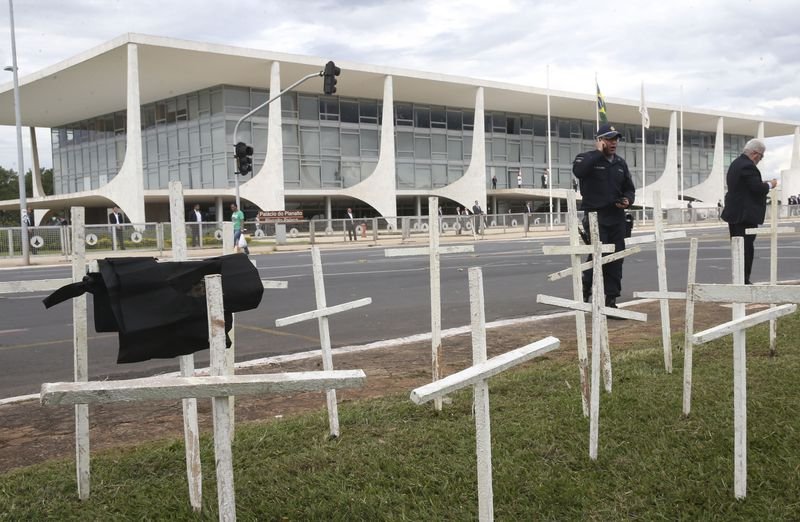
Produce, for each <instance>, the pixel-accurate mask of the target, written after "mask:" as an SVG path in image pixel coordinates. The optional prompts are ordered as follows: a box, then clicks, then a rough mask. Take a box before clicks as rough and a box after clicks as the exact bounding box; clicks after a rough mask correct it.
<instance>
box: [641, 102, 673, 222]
mask: <svg viewBox="0 0 800 522" xmlns="http://www.w3.org/2000/svg"><path fill="white" fill-rule="evenodd" d="M678 181H679V180H678V114H677V113H676V112H673V113H672V114H671V115H670V118H669V138H668V140H667V158H666V163H665V164H664V172H663V173H662V174H661V176H660V177H659V178H658V179H657V180H656V181H655V182H653V183H651V184H649V185H647V195H648V196H649V197H648V199H647V201H646V202H645V203H646V204H647V206H648V207H653V194H654V193H655V192H656V191H659V192H661V208H678V207H681V206H683V205H682V204H681V203H680V201H679V200H678ZM637 203H639V204H641V203H642V202H641V201H638V195H637Z"/></svg>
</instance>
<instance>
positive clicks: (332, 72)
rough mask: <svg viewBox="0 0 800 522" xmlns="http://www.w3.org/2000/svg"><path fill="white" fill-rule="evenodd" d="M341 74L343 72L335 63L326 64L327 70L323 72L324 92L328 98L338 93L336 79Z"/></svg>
mask: <svg viewBox="0 0 800 522" xmlns="http://www.w3.org/2000/svg"><path fill="white" fill-rule="evenodd" d="M341 72H342V70H341V69H339V68H338V67H336V64H335V63H333V62H328V63H326V64H325V70H324V71H323V72H322V75H323V77H324V80H323V84H322V90H323V92H324V93H325V94H327V95H328V96H330V95H331V94H335V93H336V77H337V76H339V74H341Z"/></svg>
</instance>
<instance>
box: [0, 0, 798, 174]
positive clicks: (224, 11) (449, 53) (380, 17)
mask: <svg viewBox="0 0 800 522" xmlns="http://www.w3.org/2000/svg"><path fill="white" fill-rule="evenodd" d="M14 9H15V11H14V16H15V26H16V37H17V60H18V65H19V68H20V74H21V76H24V75H25V74H26V73H31V72H34V71H37V70H39V69H41V68H43V67H46V66H48V65H52V64H54V63H56V62H58V61H60V60H63V59H65V58H69V57H71V56H73V55H75V54H77V53H79V52H81V51H84V50H86V49H88V48H90V47H93V46H96V45H98V44H101V43H103V42H105V41H107V40H110V39H112V38H114V37H116V36H119V35H120V34H122V33H126V32H136V33H144V34H151V35H157V36H168V37H175V38H182V39H188V40H196V41H202V42H213V43H220V44H227V45H236V46H242V47H253V48H258V49H265V50H271V51H279V52H291V53H298V54H307V55H313V56H319V57H325V58H332V59H334V60H347V61H356V62H361V63H366V64H378V65H392V66H397V67H402V68H409V69H418V70H424V71H437V72H443V73H448V74H454V75H459V76H469V77H475V78H485V79H489V80H496V81H503V82H511V83H518V84H523V85H532V86H538V87H544V86H545V85H546V68H547V65H548V64H549V65H550V85H551V87H553V88H554V89H559V90H565V91H571V92H584V93H591V92H592V91H593V89H594V75H595V72H597V74H598V78H599V83H600V86H601V88H602V90H603V93H604V94H605V96H606V97H609V98H627V99H631V100H636V99H638V97H639V90H640V82H642V81H644V83H645V88H646V95H647V100H648V102H654V103H670V104H675V105H680V104H681V102H683V104H684V106H686V107H702V108H708V109H716V110H723V111H732V112H739V113H747V114H756V115H761V114H763V115H764V116H765V117H768V118H770V119H782V120H789V121H793V122H800V30H798V27H800V26H798V23H797V13H798V4H797V0H761V1H759V2H755V1H752V2H751V1H745V0H726V1H721V0H705V1H703V2H700V1H686V0H672V1H670V2H663V3H661V2H652V1H638V0H629V1H627V2H588V1H584V0H557V1H551V0H541V1H524V0H405V1H394V2H392V1H374V0H308V1H305V0H293V1H292V0H279V1H278V0H231V1H228V2H220V1H211V0H171V1H167V2H164V1H154V0H71V1H68V2H64V1H61V0H58V1H57V0H27V1H25V2H23V1H19V0H18V1H17V2H15V5H14ZM10 42H11V38H10V29H9V14H8V6H7V5H4V6H3V10H1V11H0V59H2V60H4V62H3V64H2V65H5V64H10V63H11V43H10ZM4 74H6V75H8V76H7V78H3V79H2V80H3V81H9V82H10V81H11V75H10V73H7V72H6V73H4ZM681 89H682V90H683V99H682V100H681ZM22 110H23V111H24V110H25V108H24V107H23V108H22ZM611 117H612V119H613V114H612V115H611ZM23 134H24V135H25V140H24V141H25V147H26V153H25V160H24V161H25V165H26V167H25V168H26V170H27V169H28V168H30V161H31V160H30V153H29V152H28V140H27V130H25V132H23ZM15 139H16V138H15V131H14V128H13V127H0V165H2V166H4V167H11V168H13V169H15V170H16V165H17V156H16V141H15ZM39 146H40V150H41V152H40V155H41V159H42V164H43V165H44V166H50V165H52V161H51V159H50V152H49V151H50V140H49V133H48V132H47V131H41V132H40V134H39ZM767 146H768V151H767V156H766V158H765V159H764V161H763V163H762V164H761V167H762V171H763V172H764V173H765V174H767V175H768V173H770V172H774V173H777V172H779V171H780V169H785V168H787V167H788V164H789V160H790V156H791V139H790V138H774V139H770V140H768V142H767Z"/></svg>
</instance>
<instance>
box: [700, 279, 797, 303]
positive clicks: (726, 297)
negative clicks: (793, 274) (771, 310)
mask: <svg viewBox="0 0 800 522" xmlns="http://www.w3.org/2000/svg"><path fill="white" fill-rule="evenodd" d="M689 292H690V293H691V294H692V295H691V298H692V299H694V300H696V301H706V302H710V303H763V304H780V303H800V286H793V285H711V284H693V285H689Z"/></svg>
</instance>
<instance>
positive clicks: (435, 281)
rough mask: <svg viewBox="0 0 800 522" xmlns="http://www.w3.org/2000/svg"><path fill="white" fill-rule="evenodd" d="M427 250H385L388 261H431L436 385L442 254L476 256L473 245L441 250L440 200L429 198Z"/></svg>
mask: <svg viewBox="0 0 800 522" xmlns="http://www.w3.org/2000/svg"><path fill="white" fill-rule="evenodd" d="M428 241H429V242H428V247H427V248H425V247H423V248H390V249H387V250H384V253H385V255H386V257H404V256H424V255H427V256H428V258H429V266H430V280H431V374H432V380H433V381H437V380H438V379H439V377H440V376H441V373H442V353H441V352H442V297H441V275H440V272H441V269H440V263H439V256H440V255H441V254H458V253H465V252H474V251H475V248H474V247H473V246H472V245H454V246H446V247H440V246H439V198H437V197H431V198H428ZM433 404H434V408H436V410H437V411H441V409H442V399H441V398H437V399H436V400H434V402H433Z"/></svg>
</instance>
